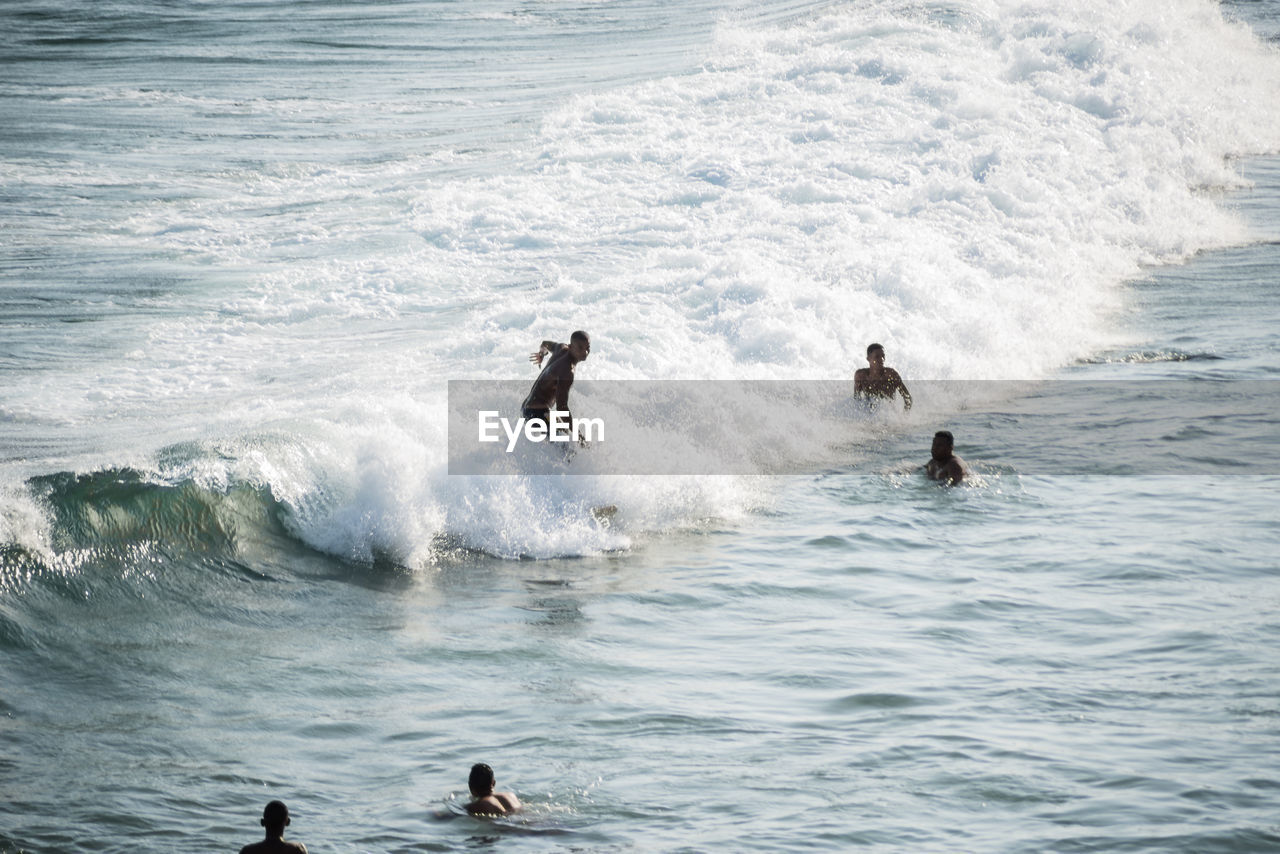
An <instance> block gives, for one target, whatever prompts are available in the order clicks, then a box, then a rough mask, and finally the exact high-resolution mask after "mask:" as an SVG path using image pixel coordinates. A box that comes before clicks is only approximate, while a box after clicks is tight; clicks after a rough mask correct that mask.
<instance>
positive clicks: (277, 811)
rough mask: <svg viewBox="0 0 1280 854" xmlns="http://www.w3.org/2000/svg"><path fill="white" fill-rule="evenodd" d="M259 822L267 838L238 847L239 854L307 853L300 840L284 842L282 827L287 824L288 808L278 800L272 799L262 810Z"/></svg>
mask: <svg viewBox="0 0 1280 854" xmlns="http://www.w3.org/2000/svg"><path fill="white" fill-rule="evenodd" d="M261 824H262V826H263V827H265V828H266V829H267V838H266V839H264V840H262V841H261V842H255V843H253V844H252V845H246V846H245V847H243V848H241V849H240V854H307V846H305V845H303V844H302V843H301V842H285V841H284V829H285V828H286V827H288V826H289V808H288V807H287V806H285V805H284V804H283V803H282V802H280V801H272V802H271V803H269V804H267V808H266V809H264V810H263V811H262V821H261Z"/></svg>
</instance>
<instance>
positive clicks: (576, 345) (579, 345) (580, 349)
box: [569, 329, 591, 362]
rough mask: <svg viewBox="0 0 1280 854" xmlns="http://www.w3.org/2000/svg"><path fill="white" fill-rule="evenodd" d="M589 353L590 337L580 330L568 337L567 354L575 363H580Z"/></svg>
mask: <svg viewBox="0 0 1280 854" xmlns="http://www.w3.org/2000/svg"><path fill="white" fill-rule="evenodd" d="M590 352H591V336H590V335H588V334H587V333H585V332H583V331H582V330H581V329H579V330H577V331H576V332H574V333H573V334H572V335H570V336H569V353H570V355H572V356H573V360H574V361H575V362H581V361H582V360H583V359H585V358H587V354H588V353H590Z"/></svg>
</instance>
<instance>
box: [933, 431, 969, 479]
mask: <svg viewBox="0 0 1280 854" xmlns="http://www.w3.org/2000/svg"><path fill="white" fill-rule="evenodd" d="M955 444H956V440H955V437H954V436H952V435H951V433H950V432H949V431H947V430H939V431H938V432H937V433H935V434H933V447H932V448H931V449H930V454H932V456H931V457H930V459H929V462H927V463H925V465H924V471H925V474H927V475H929V478H930V480H936V481H940V482H943V483H945V484H947V485H948V486H954V485H955V484H957V483H960V482H961V481H963V480H964V476H965V469H964V460H962V459H960V458H959V457H957V456H956V455H955V454H954V453H953V452H952V450H953V449H954V448H955Z"/></svg>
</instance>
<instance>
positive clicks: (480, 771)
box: [467, 762, 494, 795]
mask: <svg viewBox="0 0 1280 854" xmlns="http://www.w3.org/2000/svg"><path fill="white" fill-rule="evenodd" d="M493 783H494V779H493V769H492V768H490V767H489V766H488V765H486V764H484V763H483V762H477V763H476V764H475V765H472V766H471V777H470V779H468V780H467V788H469V789H471V794H473V795H474V794H477V793H480V794H485V795H487V794H489V793H490V792H492V791H493Z"/></svg>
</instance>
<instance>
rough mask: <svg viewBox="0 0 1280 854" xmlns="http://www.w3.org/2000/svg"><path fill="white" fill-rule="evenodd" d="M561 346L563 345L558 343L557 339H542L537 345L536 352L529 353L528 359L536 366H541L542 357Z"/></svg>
mask: <svg viewBox="0 0 1280 854" xmlns="http://www.w3.org/2000/svg"><path fill="white" fill-rule="evenodd" d="M562 346H564V345H562V344H560V343H559V342H558V341H543V342H542V343H541V344H539V345H538V349H537V351H536V352H534V353H530V354H529V361H530V362H533V363H534V364H535V365H537V366H538V367H542V358H543V357H544V356H546V355H547V354H548V353H554V352H555V351H556V350H559V349H560V348H561V347H562Z"/></svg>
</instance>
